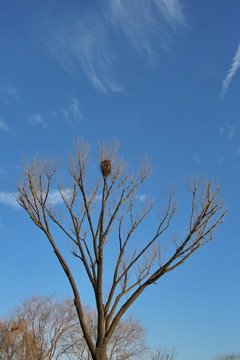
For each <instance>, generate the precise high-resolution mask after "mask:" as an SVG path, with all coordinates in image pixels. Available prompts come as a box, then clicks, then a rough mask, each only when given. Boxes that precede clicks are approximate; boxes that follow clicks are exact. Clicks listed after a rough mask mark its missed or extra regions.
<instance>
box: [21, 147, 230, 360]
mask: <svg viewBox="0 0 240 360" xmlns="http://www.w3.org/2000/svg"><path fill="white" fill-rule="evenodd" d="M88 160H89V147H88V145H87V144H84V142H83V141H81V140H79V141H78V142H77V144H76V145H75V152H74V155H70V158H69V174H70V178H71V183H70V185H69V186H68V187H65V188H64V187H63V185H62V184H61V182H59V183H58V190H59V194H60V196H61V198H62V201H63V203H64V205H65V210H66V213H65V217H63V216H62V215H61V214H60V213H59V212H57V211H56V209H55V208H54V206H53V201H51V200H52V199H51V186H52V185H54V179H55V175H56V172H57V170H58V165H57V164H56V162H54V160H53V159H50V160H41V159H39V158H35V159H34V160H33V161H32V162H29V161H28V160H26V161H25V163H24V166H23V173H22V177H21V180H20V182H19V184H18V194H17V201H18V203H19V204H20V205H21V206H22V207H23V209H25V210H26V211H27V213H28V214H29V216H30V218H31V220H32V221H33V222H34V223H35V225H36V226H37V227H39V228H40V229H41V230H42V231H43V232H44V234H45V235H46V237H47V238H48V240H49V242H50V244H51V246H52V248H53V250H54V253H55V255H56V256H57V258H58V260H59V263H60V265H61V266H62V268H63V270H64V272H65V274H66V276H67V278H68V281H69V283H70V285H71V287H72V290H73V294H74V304H75V307H76V310H77V314H78V318H79V322H80V325H81V328H82V332H83V336H84V338H85V340H86V343H87V346H88V348H89V351H90V353H91V356H92V359H94V360H105V359H106V356H107V345H108V344H109V342H110V340H111V338H112V337H113V336H114V332H115V331H116V328H117V325H118V324H119V322H120V320H121V318H122V316H123V315H124V314H125V312H126V311H127V310H128V309H129V307H130V306H131V305H132V304H133V303H134V301H135V300H136V299H137V298H138V297H139V296H140V295H141V294H142V292H143V291H144V290H145V289H146V288H147V287H148V286H149V285H151V284H154V283H156V282H157V281H158V280H159V279H160V277H162V276H163V275H165V274H166V273H168V272H169V271H172V270H174V269H175V268H176V267H178V266H179V265H181V264H183V263H184V261H185V260H186V259H187V258H189V257H190V256H191V255H192V254H193V253H194V252H195V251H196V250H197V249H199V248H200V247H201V246H203V245H204V244H206V243H208V242H209V241H210V240H211V239H212V238H213V236H214V233H215V229H216V227H217V226H218V225H219V224H220V223H221V222H222V221H223V218H224V215H225V213H226V212H225V211H224V209H223V205H222V201H221V199H220V196H219V193H220V187H219V186H217V185H214V184H213V182H212V181H210V180H207V181H205V182H204V183H203V184H200V183H199V181H198V180H197V179H193V180H192V181H191V182H190V183H189V184H188V189H189V190H190V194H191V198H192V200H191V208H190V219H189V222H188V231H187V233H186V234H185V236H184V237H183V238H182V239H179V241H177V240H176V239H173V246H169V251H168V252H167V251H166V249H165V248H164V246H163V243H162V235H163V233H164V232H166V231H167V229H168V228H169V226H170V223H171V220H172V218H173V215H174V214H175V212H176V210H177V205H176V203H175V201H174V189H172V188H171V187H170V188H169V190H168V192H167V193H165V196H166V203H165V204H161V210H162V214H161V216H160V218H159V219H158V221H157V222H156V227H155V230H154V231H153V230H152V228H151V229H150V230H149V236H147V237H146V236H144V237H143V236H141V233H140V232H138V229H139V227H140V225H141V224H142V223H143V221H144V220H145V218H146V217H147V216H148V215H149V213H150V212H151V210H152V209H153V202H152V201H146V202H145V204H143V205H142V206H141V209H139V208H138V207H137V205H136V192H137V190H138V188H139V187H140V186H141V185H142V184H143V183H144V181H145V180H146V179H147V178H148V177H149V176H150V175H151V166H150V163H149V161H148V160H147V159H142V160H140V161H139V163H138V172H137V173H136V174H134V173H128V171H127V167H126V165H125V163H124V161H122V160H121V159H119V158H118V145H117V144H116V143H115V144H110V145H109V146H106V145H105V144H102V146H101V147H100V150H99V165H98V166H100V171H101V176H100V178H98V179H97V180H96V181H95V183H94V184H93V182H92V183H91V182H90V179H89V178H88V177H87V167H88ZM99 194H101V196H99ZM99 199H100V200H99ZM53 223H54V224H56V225H58V227H59V228H60V229H61V230H62V231H63V233H64V234H65V235H66V238H68V240H70V242H71V244H72V254H73V255H74V256H75V257H76V258H77V259H78V260H79V261H80V262H81V264H82V266H83V269H84V271H85V273H86V275H87V277H88V279H89V282H90V284H91V286H92V290H93V294H94V298H95V302H96V311H97V330H96V331H97V333H96V338H94V337H93V336H92V334H91V331H90V329H89V326H88V324H87V320H86V315H85V313H84V307H83V305H82V294H81V293H80V292H79V289H78V286H77V284H76V278H75V277H74V274H73V272H72V270H71V266H70V263H69V262H67V259H66V257H64V254H63V251H61V249H60V247H59V246H60V245H59V244H57V239H55V237H54V228H53V227H51V225H52V224H53ZM69 224H70V225H69ZM133 234H135V237H138V242H137V243H138V247H137V246H136V245H135V244H136V242H135V241H132V242H131V240H133ZM109 246H110V247H112V253H111V255H110V257H111V260H112V257H113V253H116V259H115V264H114V266H113V269H112V278H111V279H110V280H109V277H107V280H109V281H110V282H109V283H108V289H109V291H108V292H107V293H103V286H104V284H103V282H104V281H105V280H106V278H105V277H104V270H105V267H106V265H107V266H108V265H109V263H110V261H109V259H107V254H109V251H107V250H108V247H109ZM108 273H109V274H111V272H109V271H108ZM104 288H106V287H105V286H104Z"/></svg>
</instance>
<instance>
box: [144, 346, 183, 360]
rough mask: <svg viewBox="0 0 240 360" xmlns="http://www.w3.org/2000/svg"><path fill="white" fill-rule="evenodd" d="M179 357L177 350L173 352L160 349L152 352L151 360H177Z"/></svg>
mask: <svg viewBox="0 0 240 360" xmlns="http://www.w3.org/2000/svg"><path fill="white" fill-rule="evenodd" d="M176 357H177V354H176V351H175V349H173V350H172V351H171V352H169V351H168V350H167V348H166V347H165V348H161V347H158V348H157V349H156V351H155V352H151V355H150V359H151V360H175V359H176Z"/></svg>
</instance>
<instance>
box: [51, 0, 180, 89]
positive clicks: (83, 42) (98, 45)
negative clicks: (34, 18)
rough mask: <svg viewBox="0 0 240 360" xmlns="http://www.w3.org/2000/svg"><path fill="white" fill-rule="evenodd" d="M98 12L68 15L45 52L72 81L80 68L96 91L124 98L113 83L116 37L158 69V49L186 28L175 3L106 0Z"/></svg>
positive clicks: (175, 0) (167, 0)
mask: <svg viewBox="0 0 240 360" xmlns="http://www.w3.org/2000/svg"><path fill="white" fill-rule="evenodd" d="M101 6H102V7H101V8H100V9H99V8H98V12H94V10H92V11H89V12H88V13H87V12H86V11H85V12H84V13H83V12H82V13H77V14H74V15H69V16H68V20H67V21H66V20H62V22H60V23H58V24H54V30H52V31H49V33H50V36H49V33H48V39H49V40H48V41H49V42H48V46H49V49H50V52H51V53H52V55H53V56H55V57H56V58H57V59H58V61H59V62H60V63H61V64H62V66H63V67H64V69H65V70H66V71H67V72H68V73H69V74H70V75H71V76H72V77H74V78H75V77H76V76H77V74H78V72H79V68H81V69H82V70H83V71H84V73H85V74H86V76H87V78H88V79H89V80H90V82H91V83H92V85H93V86H94V87H95V88H96V89H97V90H98V91H100V92H102V93H105V94H106V93H109V92H122V91H124V89H123V88H122V86H121V85H119V84H118V82H117V81H116V80H115V73H116V63H117V62H118V61H121V54H120V53H119V50H118V48H116V45H115V44H117V43H118V42H119V37H121V36H122V35H123V36H124V37H125V40H126V41H127V42H128V43H129V44H130V45H131V48H132V51H134V52H137V53H138V55H140V56H142V57H144V58H145V60H146V61H147V63H151V64H154V65H156V64H157V63H158V59H159V55H158V51H159V48H161V47H162V48H167V47H168V46H169V41H170V40H171V39H172V34H173V33H174V32H175V33H176V30H177V29H179V27H185V25H186V22H185V18H184V14H183V11H182V7H181V4H180V1H179V0H145V1H144V2H143V1H139V0H125V1H123V0H105V1H103V2H102V3H101ZM131 48H130V49H131Z"/></svg>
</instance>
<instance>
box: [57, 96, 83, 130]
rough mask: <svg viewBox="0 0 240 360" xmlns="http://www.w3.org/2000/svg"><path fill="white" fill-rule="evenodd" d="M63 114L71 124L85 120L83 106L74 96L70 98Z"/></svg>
mask: <svg viewBox="0 0 240 360" xmlns="http://www.w3.org/2000/svg"><path fill="white" fill-rule="evenodd" d="M62 115H63V117H64V119H65V120H66V121H67V122H68V123H69V124H71V125H74V124H79V123H80V122H83V121H84V116H83V112H82V106H81V104H80V102H79V101H78V100H77V99H76V98H74V97H71V98H70V101H69V103H68V105H67V107H66V108H64V109H63V111H62Z"/></svg>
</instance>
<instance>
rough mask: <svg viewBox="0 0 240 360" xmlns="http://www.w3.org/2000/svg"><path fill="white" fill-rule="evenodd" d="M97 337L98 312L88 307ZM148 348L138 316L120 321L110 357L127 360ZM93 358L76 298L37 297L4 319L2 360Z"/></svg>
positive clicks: (89, 321) (0, 337)
mask: <svg viewBox="0 0 240 360" xmlns="http://www.w3.org/2000/svg"><path fill="white" fill-rule="evenodd" d="M84 312H85V316H86V321H87V324H88V328H89V331H90V333H91V335H92V337H93V338H94V339H96V336H97V332H96V323H97V319H96V312H95V311H93V310H91V309H89V308H88V307H85V308H84ZM146 349H147V347H146V342H145V331H144V330H143V328H142V326H141V324H140V323H139V321H138V320H136V319H135V318H134V317H127V318H125V319H123V320H122V321H120V322H119V324H118V326H117V328H116V331H115V333H114V336H113V337H112V338H111V340H110V342H109V344H108V347H107V353H108V359H109V360H115V359H119V360H122V359H124V360H127V359H132V358H133V357H134V356H138V355H139V354H141V353H143V352H144V351H145V350H146ZM60 359H71V360H89V359H91V354H90V352H89V349H88V347H87V346H86V342H85V340H84V337H83V335H82V331H81V328H80V325H79V321H78V316H77V312H76V309H75V307H74V306H72V300H71V299H66V300H63V301H57V300H55V299H54V298H53V297H45V296H33V297H32V298H30V299H27V300H25V301H24V302H23V304H22V305H20V306H17V307H16V308H15V309H14V311H12V312H11V313H10V314H8V315H7V316H6V317H5V318H2V320H1V321H0V360H60Z"/></svg>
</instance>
